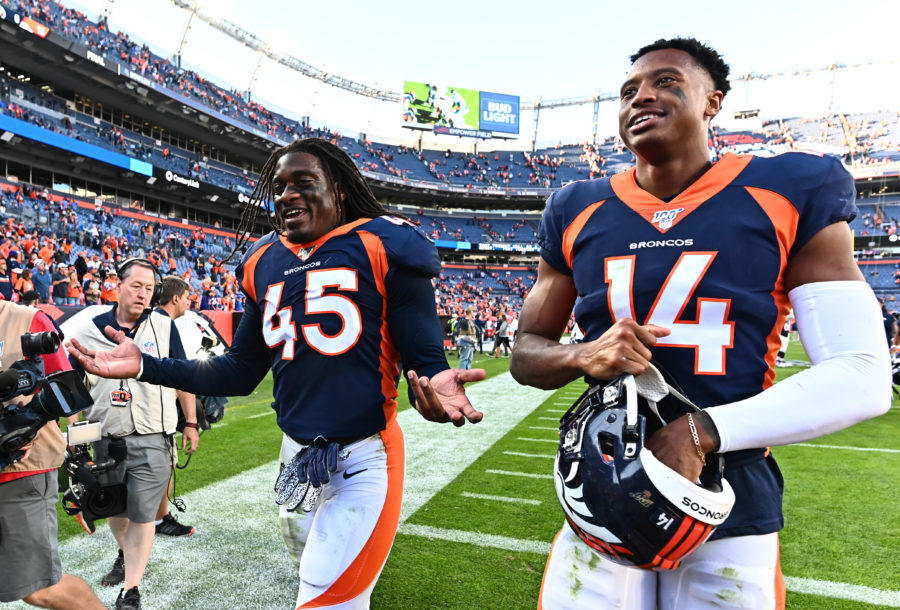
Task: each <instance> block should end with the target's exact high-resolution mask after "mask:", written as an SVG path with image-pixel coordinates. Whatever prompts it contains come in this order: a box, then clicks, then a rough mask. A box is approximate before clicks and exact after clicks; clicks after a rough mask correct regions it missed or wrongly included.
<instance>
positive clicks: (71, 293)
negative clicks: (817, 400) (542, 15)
mask: <svg viewBox="0 0 900 610" xmlns="http://www.w3.org/2000/svg"><path fill="white" fill-rule="evenodd" d="M469 222H470V223H472V226H479V227H490V226H491V225H492V223H503V222H506V223H509V226H511V227H521V226H523V225H524V224H526V222H527V221H526V220H524V219H523V220H507V219H504V218H502V217H499V216H498V217H492V216H487V215H482V216H479V217H477V218H470V219H469ZM0 223H2V224H0V295H2V298H4V299H9V300H12V301H28V300H31V299H29V298H27V295H29V294H30V293H36V296H35V297H34V299H36V300H38V301H39V302H40V303H52V304H55V305H70V306H80V305H92V304H97V303H99V304H104V303H112V302H116V301H117V299H118V293H117V290H116V279H117V276H116V268H117V266H118V265H119V264H121V262H122V261H123V260H126V259H128V258H130V257H141V258H146V259H148V260H150V261H151V262H153V263H154V264H155V265H156V266H157V267H158V268H159V270H160V273H162V274H163V275H176V276H179V277H181V278H182V279H184V280H185V281H186V282H188V284H189V285H190V286H191V295H190V298H191V301H192V307H193V308H195V309H198V310H226V311H242V310H243V305H244V295H243V293H242V292H241V291H240V290H239V286H238V284H237V280H236V277H235V274H234V267H233V265H234V262H235V261H231V262H230V263H228V264H224V263H223V262H222V261H223V260H224V259H225V258H226V257H227V255H228V254H229V253H230V252H231V249H232V246H233V242H232V238H231V237H228V236H226V235H224V234H223V232H221V231H215V230H213V229H211V228H209V229H208V228H206V227H203V226H188V227H187V228H182V226H178V227H176V226H173V225H174V223H173V224H166V223H163V222H162V221H161V220H159V219H151V218H147V217H141V215H140V214H139V211H138V212H132V210H129V209H121V208H115V207H112V206H109V207H97V206H95V205H94V204H93V203H87V202H84V201H79V200H77V199H75V198H70V197H67V196H65V195H62V194H59V193H56V192H53V191H50V190H48V189H42V188H36V187H33V186H31V185H27V184H23V183H14V182H0ZM534 278H535V271H534V269H528V268H518V267H516V268H500V267H496V268H490V267H481V268H477V267H471V268H462V269H455V268H448V269H447V270H446V271H445V273H444V274H442V275H441V277H440V278H437V279H436V280H435V283H434V285H435V295H436V297H435V301H436V308H437V311H438V313H439V314H441V315H444V316H451V315H453V314H457V315H460V314H461V313H462V312H463V311H464V310H465V308H467V307H474V308H477V310H478V311H479V312H480V313H481V314H482V317H483V319H485V320H491V319H494V318H496V316H497V315H498V313H499V312H502V313H503V314H504V315H508V316H511V317H514V316H515V312H517V311H518V310H519V308H520V307H521V304H522V301H523V300H524V298H525V296H526V294H527V291H528V288H529V287H530V286H531V284H532V283H533V281H534Z"/></svg>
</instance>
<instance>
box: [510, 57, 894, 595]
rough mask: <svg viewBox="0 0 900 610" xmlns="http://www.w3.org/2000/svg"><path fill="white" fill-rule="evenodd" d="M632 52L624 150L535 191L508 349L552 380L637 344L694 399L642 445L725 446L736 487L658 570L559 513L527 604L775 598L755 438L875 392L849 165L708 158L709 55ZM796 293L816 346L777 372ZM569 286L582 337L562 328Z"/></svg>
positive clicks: (880, 367) (882, 397) (766, 481)
mask: <svg viewBox="0 0 900 610" xmlns="http://www.w3.org/2000/svg"><path fill="white" fill-rule="evenodd" d="M631 59H632V62H633V63H632V66H631V72H630V73H629V75H628V77H627V78H626V81H625V83H624V84H623V85H622V89H621V106H620V113H619V133H620V135H621V137H622V139H623V141H624V142H625V144H626V145H627V146H628V147H629V148H630V149H631V151H632V152H633V153H634V154H635V156H636V157H637V165H636V168H635V169H633V170H631V171H628V172H625V173H622V174H618V175H616V176H613V177H612V178H610V179H604V180H595V181H587V182H579V183H576V184H573V185H570V186H568V187H566V188H564V189H562V190H560V191H559V192H557V193H555V194H554V195H553V196H552V197H551V198H550V200H549V201H548V203H547V207H546V209H545V211H544V216H543V221H542V224H541V229H540V245H541V257H542V260H541V262H540V267H539V271H538V279H537V282H536V283H535V286H534V288H533V289H532V291H531V293H530V294H529V296H528V298H527V299H526V301H525V305H524V307H523V310H522V316H521V319H520V323H519V336H518V340H517V341H516V346H515V349H514V351H513V359H512V364H511V369H512V373H513V375H514V376H515V377H516V379H518V380H519V381H520V382H522V383H527V384H531V385H536V386H539V387H545V388H556V387H560V386H562V385H565V384H566V383H568V382H570V381H572V380H573V379H576V378H578V377H581V376H584V377H585V378H586V380H587V381H588V382H589V383H591V384H600V383H605V380H609V379H613V378H615V377H617V376H619V375H621V374H623V373H631V374H635V375H637V374H640V373H642V372H644V371H645V370H646V369H647V367H648V364H649V362H650V360H651V358H652V359H653V361H654V362H657V363H660V364H661V365H662V366H663V367H664V368H665V369H666V370H667V371H668V372H669V373H670V374H671V375H672V377H673V378H674V380H675V381H676V382H677V383H678V384H679V385H680V386H681V387H682V389H683V390H684V393H685V394H686V395H687V396H688V397H690V398H691V399H692V400H693V401H694V402H695V403H696V404H697V405H698V406H700V407H702V408H703V411H702V412H700V413H696V414H693V415H692V419H691V416H687V415H685V416H682V417H679V418H677V419H674V421H671V422H670V423H669V424H668V425H666V426H665V427H662V428H660V429H659V430H658V431H657V432H656V433H655V434H654V435H653V436H652V437H650V439H649V440H648V441H647V443H646V445H645V447H644V451H648V452H652V454H653V456H654V457H655V458H656V459H657V460H658V462H661V463H662V464H663V465H664V466H665V467H667V468H668V469H670V471H671V472H672V476H675V477H679V476H680V477H684V478H686V479H688V481H691V482H694V481H697V479H698V476H699V475H700V472H701V466H702V465H703V464H704V463H705V459H706V458H705V456H706V454H707V453H716V452H717V453H723V454H724V459H725V470H724V475H725V479H726V480H727V481H728V482H729V483H730V485H731V487H732V488H733V490H734V494H735V498H736V500H735V504H734V508H733V509H732V511H731V514H730V516H728V518H727V519H726V520H725V522H724V523H723V524H722V525H720V526H719V527H718V529H717V530H716V531H715V533H714V534H713V536H712V538H711V540H710V541H709V542H706V543H705V544H704V545H702V546H700V548H699V549H698V550H696V551H694V553H693V554H691V555H689V556H687V557H686V559H684V561H683V562H682V563H681V566H680V567H678V568H677V569H674V570H670V571H660V572H656V571H648V570H641V569H638V568H633V567H625V566H623V565H619V564H618V563H613V562H612V561H610V560H608V559H606V558H604V557H602V556H600V555H596V556H592V551H591V546H589V544H591V543H593V544H595V545H598V546H599V544H600V543H597V542H596V539H594V540H591V536H590V535H586V534H584V533H583V532H581V531H580V530H579V531H578V532H577V533H576V531H574V530H573V529H572V528H571V527H570V526H569V525H568V524H567V525H565V526H564V528H563V530H562V531H561V532H560V534H559V536H558V537H557V539H556V541H555V542H554V545H553V549H552V551H551V555H550V558H549V560H548V563H547V568H546V571H545V573H544V582H543V587H542V591H541V598H540V602H539V606H540V607H543V608H612V607H615V608H629V609H634V608H638V609H648V610H650V609H654V608H660V609H665V610H669V609H690V610H696V609H699V608H776V607H783V604H784V587H783V580H782V579H781V573H780V567H779V565H778V539H777V535H778V534H777V532H778V531H779V530H780V529H781V528H782V525H783V517H782V510H781V497H782V477H781V474H780V472H779V471H778V467H777V465H776V464H775V461H774V459H773V457H772V455H771V454H770V452H769V451H768V449H767V448H768V447H770V446H774V445H783V444H788V443H793V442H798V441H803V440H807V439H811V438H814V437H817V436H821V435H823V434H827V433H830V432H834V431H836V430H839V429H841V428H844V427H846V426H849V425H851V424H854V423H856V422H858V421H861V420H863V419H866V418H869V417H873V416H875V415H878V414H881V413H884V412H885V411H886V409H887V408H888V407H889V404H890V394H891V390H890V388H891V375H890V372H891V371H890V363H889V359H888V353H887V349H886V348H885V346H884V338H883V333H882V331H881V325H880V322H879V318H878V306H877V302H876V300H875V297H874V295H873V294H872V291H871V289H870V288H869V287H868V286H867V285H866V284H865V282H864V281H862V280H863V278H862V276H861V274H860V273H859V270H858V269H857V267H856V264H855V262H854V260H853V256H852V248H851V238H850V231H849V227H848V225H847V221H849V220H851V219H852V218H853V217H854V216H855V214H856V207H855V205H854V185H853V181H852V179H851V177H850V175H849V174H848V173H847V172H846V171H845V170H844V169H843V167H842V166H841V164H840V163H839V162H838V161H837V160H834V159H830V158H822V157H820V156H814V155H807V154H802V153H789V154H785V155H781V156H778V157H774V158H769V159H763V158H754V157H749V156H747V157H744V156H737V155H731V154H729V155H725V156H724V157H723V158H722V159H720V160H718V161H717V162H716V163H714V164H713V163H711V162H710V156H709V150H708V148H707V130H708V126H709V122H710V120H711V119H712V118H713V117H714V116H715V115H716V114H718V112H719V111H720V109H721V106H722V100H723V98H724V96H725V93H727V91H728V80H727V75H728V66H727V65H725V63H724V61H723V60H722V58H721V57H720V56H719V55H718V54H717V53H716V52H715V51H714V50H712V49H710V48H709V47H707V46H705V45H702V44H700V43H699V42H697V41H696V40H693V39H674V40H661V41H657V42H656V43H654V44H652V45H649V46H647V47H644V48H643V49H641V50H640V51H639V52H638V53H637V54H636V55H635V56H633V57H632V58H631ZM792 305H793V308H794V313H795V316H796V320H797V324H798V327H799V330H800V337H801V340H802V341H803V344H804V347H805V348H806V351H807V353H808V354H809V356H810V358H811V360H812V362H813V364H814V366H812V367H811V368H810V369H808V370H806V371H804V372H801V373H798V374H797V375H795V376H793V377H791V378H789V379H788V380H786V381H783V382H781V383H779V384H777V385H773V382H774V377H775V375H774V364H775V358H776V354H777V352H778V349H779V348H780V337H779V332H780V330H781V328H782V326H783V323H784V319H785V316H786V315H787V314H788V312H789V310H790V307H791V306H792ZM573 306H574V311H575V317H576V321H577V322H578V324H579V325H580V326H581V328H582V329H583V330H584V332H585V340H584V342H583V343H580V344H576V345H561V344H559V342H558V340H559V337H560V335H561V333H562V331H563V329H564V328H565V325H566V322H567V321H568V319H569V315H570V312H571V311H572V309H573ZM610 417H612V416H610ZM610 421H612V420H610ZM695 422H696V424H697V425H696V427H695V426H694V423H695ZM642 499H643V498H642V497H640V498H636V499H635V501H636V502H637V501H639V500H642ZM635 507H636V508H637V504H635ZM656 526H657V527H662V528H664V527H666V523H659V524H656ZM648 534H649V532H648ZM604 542H613V543H615V542H616V541H615V540H605V541H604ZM663 552H665V551H663Z"/></svg>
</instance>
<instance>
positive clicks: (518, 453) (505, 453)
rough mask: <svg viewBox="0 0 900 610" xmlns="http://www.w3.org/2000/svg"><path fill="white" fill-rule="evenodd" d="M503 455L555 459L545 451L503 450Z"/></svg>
mask: <svg viewBox="0 0 900 610" xmlns="http://www.w3.org/2000/svg"><path fill="white" fill-rule="evenodd" d="M503 455H517V456H519V457H533V458H550V459H551V460H552V459H555V458H556V456H555V455H547V454H546V453H522V452H520V451H504V452H503Z"/></svg>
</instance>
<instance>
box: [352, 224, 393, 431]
mask: <svg viewBox="0 0 900 610" xmlns="http://www.w3.org/2000/svg"><path fill="white" fill-rule="evenodd" d="M357 235H359V238H360V239H361V240H362V243H363V246H365V248H366V254H368V256H369V262H370V263H371V265H372V275H373V276H374V277H375V285H376V287H377V288H378V292H379V294H381V299H382V303H383V304H384V308H383V309H382V312H381V350H380V351H381V356H380V357H379V363H378V370H379V371H380V372H381V393H382V394H383V395H384V398H385V400H384V420H385V422H388V423H389V422H391V421H393V420H394V418H395V417H397V400H396V399H397V385H396V382H395V379H396V378H397V375H399V374H400V368H399V367H398V366H397V360H398V355H397V349H396V348H395V347H394V343H393V341H391V334H390V330H389V329H388V323H387V288H386V287H385V285H384V278H385V276H386V275H387V272H388V269H389V265H388V260H387V253H386V252H385V250H384V244H383V243H382V241H381V238H380V237H377V236H376V235H373V234H372V233H369V232H368V231H360V232H359V233H357Z"/></svg>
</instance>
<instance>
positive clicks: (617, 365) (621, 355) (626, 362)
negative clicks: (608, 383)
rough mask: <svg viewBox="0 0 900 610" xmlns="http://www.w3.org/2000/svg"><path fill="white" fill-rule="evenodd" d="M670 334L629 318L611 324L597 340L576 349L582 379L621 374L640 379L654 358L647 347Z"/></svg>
mask: <svg viewBox="0 0 900 610" xmlns="http://www.w3.org/2000/svg"><path fill="white" fill-rule="evenodd" d="M671 332H672V331H670V330H669V329H668V328H663V327H661V326H656V325H654V324H647V325H645V326H640V325H639V324H638V323H637V322H635V321H634V320H632V319H631V318H624V319H622V320H619V321H618V322H616V323H615V324H613V325H612V326H611V327H610V328H609V330H607V331H606V332H605V333H603V334H602V335H601V336H600V338H599V339H595V340H594V341H590V342H585V343H581V344H579V345H578V350H579V354H578V358H579V361H580V363H581V369H582V370H583V371H584V374H585V375H588V376H590V377H593V378H594V379H615V378H616V377H618V376H619V375H621V374H623V373H631V374H632V375H640V374H641V373H643V372H644V371H646V370H647V367H648V366H649V365H650V359H651V358H652V357H653V354H652V353H651V352H650V347H652V346H653V345H655V344H656V340H657V338H659V337H665V336H666V335H669V334H670V333H671Z"/></svg>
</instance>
